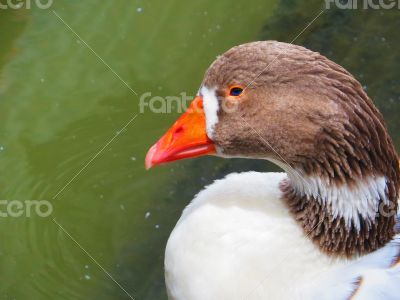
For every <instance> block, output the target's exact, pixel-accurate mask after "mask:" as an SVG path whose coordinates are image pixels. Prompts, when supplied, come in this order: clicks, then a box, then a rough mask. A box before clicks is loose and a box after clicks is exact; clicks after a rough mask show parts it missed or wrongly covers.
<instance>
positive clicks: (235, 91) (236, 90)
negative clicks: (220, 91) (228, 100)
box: [229, 86, 243, 97]
mask: <svg viewBox="0 0 400 300" xmlns="http://www.w3.org/2000/svg"><path fill="white" fill-rule="evenodd" d="M242 92H243V89H242V88H241V87H240V86H234V87H231V88H230V90H229V95H230V96H234V97H237V96H240V95H241V94H242Z"/></svg>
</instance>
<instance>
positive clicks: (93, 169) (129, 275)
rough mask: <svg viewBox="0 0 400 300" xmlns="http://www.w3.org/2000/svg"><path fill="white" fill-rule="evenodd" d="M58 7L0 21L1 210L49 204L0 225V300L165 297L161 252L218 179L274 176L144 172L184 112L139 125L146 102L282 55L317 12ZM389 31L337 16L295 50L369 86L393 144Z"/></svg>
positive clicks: (399, 103) (184, 166)
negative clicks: (260, 50)
mask: <svg viewBox="0 0 400 300" xmlns="http://www.w3.org/2000/svg"><path fill="white" fill-rule="evenodd" d="M55 2H56V3H54V4H53V5H52V6H51V8H49V9H47V10H41V9H38V8H37V7H35V6H34V5H32V9H30V10H26V9H14V10H0V167H1V171H2V173H1V176H0V188H1V189H0V199H9V200H13V199H17V200H20V201H23V200H28V199H36V200H47V201H49V202H50V203H51V204H52V206H53V212H52V214H51V215H50V216H49V217H46V218H43V217H38V216H37V215H33V216H31V217H29V218H28V217H18V218H12V217H1V218H0V278H1V283H0V299H16V300H19V299H34V300H35V299H130V296H131V297H133V298H134V299H166V294H165V287H164V280H163V252H164V246H165V243H166V240H167V238H168V235H169V232H170V231H171V229H172V228H173V226H174V224H175V222H176V221H177V219H178V217H179V214H180V212H181V210H182V208H183V207H184V206H185V205H186V204H187V203H188V202H189V201H190V199H191V198H192V197H193V195H194V194H195V193H196V192H197V191H198V190H199V189H200V188H201V187H202V186H204V185H205V184H207V183H209V182H211V181H212V180H213V179H214V178H219V177H221V176H223V175H224V174H226V173H229V172H231V171H234V170H235V171H239V170H250V169H253V170H266V169H272V168H273V167H272V166H271V165H264V163H260V162H255V161H245V160H232V161H226V160H222V159H217V158H201V159H196V160H192V161H183V162H179V163H175V164H171V165H168V166H165V167H162V168H156V169H154V170H151V171H150V172H146V171H145V170H144V166H143V160H144V156H145V154H146V151H147V149H148V147H149V146H150V145H151V144H152V143H153V142H155V141H156V139H157V138H158V137H159V136H161V135H162V134H163V133H164V131H165V130H166V129H167V128H168V127H169V125H170V124H171V123H172V122H173V120H174V119H175V118H176V117H177V115H178V114H177V113H172V114H155V113H151V112H149V111H145V112H144V113H140V111H139V107H138V103H139V98H140V95H142V94H143V93H145V92H151V93H152V95H153V96H157V95H159V96H174V95H179V94H180V93H181V92H186V93H187V94H188V95H194V94H195V93H196V91H197V89H198V86H199V83H200V81H201V79H202V76H203V72H204V71H205V69H206V68H207V66H208V65H209V64H210V63H211V62H212V61H213V59H214V58H215V57H216V55H218V54H220V53H222V52H224V51H225V50H226V49H228V48H230V47H231V46H233V45H236V44H240V43H243V42H247V41H252V40H256V39H279V40H281V41H291V40H292V39H293V38H294V37H295V36H296V35H297V34H298V33H299V32H300V31H301V29H303V28H304V27H305V26H306V25H307V23H308V22H310V21H311V20H312V19H313V18H314V17H315V16H316V15H317V14H318V12H319V11H320V10H321V8H322V4H321V2H320V1H315V0H313V1H307V3H303V2H300V1H277V0H269V1H266V0H256V1H242V0H240V1H226V0H219V1H215V0H214V1H211V0H203V1H196V2H195V1H192V2H189V1H184V0H179V1H178V0H175V1H174V0H169V1H162V0H158V1H139V0H137V1H132V0H114V1H94V0H86V1H73V0H70V1H67V0H64V1H63V0H58V1H55ZM0 3H6V1H3V0H0ZM382 13H383V15H382ZM399 22H400V18H399V11H385V12H381V11H368V12H361V11H360V12H353V11H338V10H331V11H327V12H326V13H324V14H323V15H322V16H321V17H320V18H319V19H318V20H317V21H316V22H315V23H314V24H313V25H312V26H310V28H309V30H307V31H306V32H304V34H302V35H301V36H300V37H299V39H298V40H297V41H296V43H299V44H303V45H306V46H307V47H309V48H311V49H313V50H317V51H320V52H322V53H323V54H325V55H327V56H328V57H330V58H332V59H334V60H335V61H337V62H339V63H341V64H343V65H344V66H345V67H346V68H348V69H349V70H350V71H351V72H353V73H354V74H355V76H356V77H357V78H358V79H359V80H361V81H362V82H363V84H365V87H366V89H367V90H368V93H369V94H370V96H371V97H372V98H373V99H374V100H375V101H376V103H377V105H378V106H379V108H380V109H381V110H382V112H383V113H384V115H385V118H386V120H387V122H388V125H389V129H390V132H391V134H392V136H393V137H394V140H395V142H396V145H397V146H399V145H400V134H399V128H400V124H399V122H400V121H399V120H400V118H399V113H400V98H399V96H400V81H399V78H400V76H399V75H400V62H399V59H398V49H399V46H400V38H399V36H400V33H399V32H398V30H397V28H400V24H399ZM136 94H137V95H136ZM133 118H134V119H133ZM129 122H130V123H129ZM125 126H126V127H125ZM124 127H125V128H124ZM123 128H124V130H121V129H123ZM81 247H82V248H81ZM124 290H125V291H126V292H125V291H124ZM128 294H129V295H130V296H129V295H128Z"/></svg>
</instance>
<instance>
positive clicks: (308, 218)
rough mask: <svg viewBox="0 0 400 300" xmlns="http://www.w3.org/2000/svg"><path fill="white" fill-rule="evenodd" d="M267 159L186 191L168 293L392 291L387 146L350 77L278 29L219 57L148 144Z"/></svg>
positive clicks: (199, 297) (161, 155)
mask: <svg viewBox="0 0 400 300" xmlns="http://www.w3.org/2000/svg"><path fill="white" fill-rule="evenodd" d="M202 155H216V156H220V157H223V158H234V157H240V158H248V159H258V160H260V162H261V161H262V160H269V161H271V162H273V163H274V164H276V165H277V166H279V167H280V168H281V169H282V170H283V171H284V172H282V173H259V172H244V173H233V174H229V175H228V176H226V177H225V178H224V179H220V180H216V181H215V182H214V183H213V184H211V185H209V186H207V187H206V188H205V189H204V190H202V191H201V192H200V193H198V194H197V195H196V196H195V198H194V199H193V200H192V201H191V203H190V204H189V205H188V206H187V207H186V208H185V209H184V211H183V213H182V215H181V217H180V219H179V221H178V223H177V224H176V226H175V228H174V229H173V231H172V233H171V235H170V237H169V240H168V242H167V246H166V250H165V281H166V286H167V294H168V297H169V299H171V300H217V299H218V300H236V299H237V300H239V299H240V300H243V299H246V300H247V299H253V300H261V299H263V300H265V299H273V300H275V299H318V300H319V299H335V300H337V299H346V300H347V299H353V300H354V299H362V300H366V299H367V300H370V299H385V300H387V299H393V300H394V299H400V228H399V217H398V209H397V207H398V197H399V185H400V170H399V163H398V156H397V153H396V150H395V148H394V145H393V142H392V140H391V138H390V136H389V134H388V131H387V128H386V125H385V122H384V119H383V117H382V115H381V114H380V112H379V111H378V110H377V108H376V107H375V106H374V104H373V102H372V101H371V99H370V98H369V97H368V96H367V94H366V92H365V91H364V90H363V88H362V86H361V85H360V83H359V82H358V81H357V80H356V79H355V78H354V77H353V76H352V75H351V74H350V73H349V72H348V71H346V70H345V69H344V68H343V67H341V66H339V65H338V64H336V63H334V62H332V61H331V60H329V59H328V58H326V57H324V56H322V55H321V54H319V53H317V52H313V51H311V50H308V49H306V48H304V47H301V46H297V45H293V44H287V43H282V42H277V41H258V42H251V43H248V44H243V45H239V46H236V47H233V48H232V49H230V50H228V51H227V52H225V53H224V54H223V55H221V56H218V57H217V58H216V60H215V61H214V62H213V63H212V64H211V66H210V67H209V69H208V70H207V71H206V73H205V75H204V79H203V82H202V83H201V86H200V89H199V92H198V94H197V96H196V97H195V99H194V100H193V101H192V102H191V104H190V106H189V108H188V109H187V111H186V112H185V113H183V114H182V115H181V116H180V118H179V119H178V120H177V121H176V122H175V124H173V126H172V127H171V128H170V129H169V130H168V131H167V132H166V134H165V135H164V136H163V137H161V139H160V140H159V141H158V142H156V143H155V144H154V145H153V146H152V147H151V148H150V150H149V151H148V153H147V155H146V159H145V164H146V168H150V167H152V166H156V165H160V164H164V163H168V162H172V161H176V160H180V159H185V158H194V157H198V156H202Z"/></svg>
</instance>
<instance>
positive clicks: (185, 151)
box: [146, 96, 215, 169]
mask: <svg viewBox="0 0 400 300" xmlns="http://www.w3.org/2000/svg"><path fill="white" fill-rule="evenodd" d="M214 153H215V146H214V143H213V142H212V141H211V140H210V139H209V138H208V136H207V133H206V117H205V114H204V109H203V99H202V97H200V96H197V97H196V98H195V99H194V100H193V102H192V103H191V104H190V107H189V108H188V110H187V111H186V112H185V113H184V114H183V115H181V116H180V118H179V119H178V120H177V121H176V122H175V124H174V125H172V127H171V128H170V129H169V130H168V131H167V133H166V134H165V135H164V136H163V137H162V138H161V139H159V140H158V142H157V143H155V144H154V145H153V146H152V147H151V148H150V150H149V152H147V155H146V169H150V168H151V167H152V166H156V165H160V164H163V163H167V162H171V161H175V160H180V159H184V158H193V157H198V156H202V155H206V154H214Z"/></svg>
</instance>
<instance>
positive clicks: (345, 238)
mask: <svg viewBox="0 0 400 300" xmlns="http://www.w3.org/2000/svg"><path fill="white" fill-rule="evenodd" d="M203 85H205V86H208V87H215V88H216V89H217V90H216V93H217V95H219V96H220V99H219V101H220V102H225V103H220V106H222V107H223V106H229V102H232V101H235V100H232V99H229V97H225V96H226V91H227V90H228V89H229V87H230V86H233V85H239V86H243V87H244V90H245V91H244V93H243V95H242V96H241V97H240V101H238V102H237V103H231V104H233V105H236V106H237V110H236V111H235V112H234V113H232V112H226V111H224V110H219V112H218V118H219V121H218V123H217V124H216V127H215V132H214V137H213V141H214V142H215V144H216V145H217V146H218V147H220V148H221V149H223V153H224V154H225V155H228V156H242V157H243V156H245V157H251V158H266V159H273V160H276V161H280V162H282V163H284V164H288V165H289V166H290V167H291V168H293V169H295V170H299V171H301V172H302V174H305V175H307V176H313V175H314V176H318V177H319V178H323V179H324V180H326V182H329V184H331V185H336V186H342V185H347V186H348V187H349V188H350V189H351V187H352V185H354V184H356V183H357V182H359V181H362V180H363V179H364V178H366V177H369V176H372V177H378V176H384V177H385V178H386V180H387V198H388V199H389V202H390V203H389V204H388V205H383V202H382V199H381V200H380V201H381V203H380V209H383V210H384V211H385V212H388V211H397V206H398V203H397V199H398V196H399V187H400V170H399V165H398V156H397V154H396V151H395V148H394V146H393V143H392V140H391V138H390V136H389V134H388V132H387V128H386V125H385V122H384V120H383V117H382V115H381V114H380V112H379V111H378V110H377V108H376V107H375V106H374V104H373V102H372V101H371V99H370V98H369V97H368V96H367V94H366V93H365V91H364V90H363V88H362V86H361V84H360V83H359V82H358V81H357V80H356V79H355V78H354V77H353V76H352V75H351V74H350V73H349V72H347V71H346V70H345V69H344V68H343V67H341V66H339V65H337V64H336V63H334V62H332V61H330V60H329V59H327V58H326V57H324V56H322V55H320V54H319V53H316V52H313V51H310V50H308V49H305V48H303V47H300V46H296V45H291V44H286V43H280V42H274V41H265V42H255V43H250V44H245V45H241V46H238V47H234V48H232V49H231V50H229V51H228V52H226V53H225V54H224V55H222V56H220V57H219V58H218V59H217V60H216V61H215V62H214V63H213V64H212V65H211V67H210V68H209V70H208V71H207V72H206V75H205V78H204V81H203ZM254 129H255V130H254ZM254 131H256V133H257V134H255V132H254ZM282 191H283V192H284V201H286V203H287V205H288V207H289V208H290V210H291V212H292V213H293V215H294V217H295V219H296V220H297V221H298V222H299V224H300V226H302V227H303V229H304V231H305V234H307V235H308V236H309V237H310V238H311V239H312V240H313V241H315V243H316V245H318V246H319V247H320V248H321V249H322V250H323V251H325V252H328V253H330V254H334V255H344V256H352V255H356V254H364V253H368V252H371V251H374V250H376V249H378V248H380V247H382V246H383V245H385V244H386V243H387V242H389V241H390V240H391V239H392V238H393V236H394V234H395V222H396V220H395V218H396V216H395V214H382V213H378V214H377V216H376V218H375V220H373V222H372V223H371V224H369V223H368V222H361V223H362V224H361V230H360V231H359V232H358V231H357V230H356V229H355V228H354V227H353V226H350V227H348V226H347V227H346V226H345V224H344V221H343V220H342V219H341V218H336V219H335V218H333V216H332V214H331V211H330V208H329V207H327V206H325V205H321V204H320V203H319V202H318V201H317V200H316V199H308V200H307V199H306V198H305V197H303V198H302V197H300V196H298V195H297V194H296V193H295V191H294V190H293V189H292V186H291V184H290V182H289V181H287V182H283V183H282Z"/></svg>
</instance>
